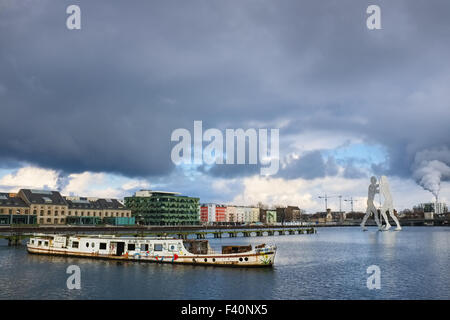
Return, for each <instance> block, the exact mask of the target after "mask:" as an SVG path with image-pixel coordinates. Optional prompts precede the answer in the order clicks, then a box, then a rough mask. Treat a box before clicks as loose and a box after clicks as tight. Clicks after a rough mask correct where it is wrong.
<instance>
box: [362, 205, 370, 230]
mask: <svg viewBox="0 0 450 320" xmlns="http://www.w3.org/2000/svg"><path fill="white" fill-rule="evenodd" d="M369 216H370V211H369V210H367V211H366V214H365V215H364V218H363V220H362V222H361V228H363V230H367V228H366V221H367V218H369Z"/></svg>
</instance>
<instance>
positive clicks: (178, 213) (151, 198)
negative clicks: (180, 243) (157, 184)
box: [125, 190, 200, 225]
mask: <svg viewBox="0 0 450 320" xmlns="http://www.w3.org/2000/svg"><path fill="white" fill-rule="evenodd" d="M199 201H200V199H199V198H193V197H187V196H181V195H180V194H179V193H178V192H166V191H152V190H140V191H137V192H136V193H135V194H134V196H132V197H125V206H126V207H127V208H128V209H130V210H131V213H132V216H134V217H135V218H136V222H137V223H139V224H145V225H198V224H199V223H200V204H199Z"/></svg>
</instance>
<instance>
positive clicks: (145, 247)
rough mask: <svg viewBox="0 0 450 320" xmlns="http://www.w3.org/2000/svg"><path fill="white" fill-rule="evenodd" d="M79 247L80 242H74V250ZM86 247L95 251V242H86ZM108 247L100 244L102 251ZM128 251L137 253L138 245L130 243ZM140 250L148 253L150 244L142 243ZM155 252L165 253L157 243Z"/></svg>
mask: <svg viewBox="0 0 450 320" xmlns="http://www.w3.org/2000/svg"><path fill="white" fill-rule="evenodd" d="M79 245H80V244H79V242H78V241H72V248H75V249H77V248H79ZM85 245H86V248H92V249H95V242H92V243H89V242H86V244H85ZM106 247H107V244H106V243H105V242H100V243H99V249H100V250H106ZM127 249H128V251H135V250H136V244H134V243H129V244H128V245H127ZM139 249H140V251H148V249H149V245H148V243H141V244H140V246H139ZM153 250H154V251H163V245H162V244H161V243H155V244H154V245H153ZM170 250H171V251H173V250H175V245H173V244H172V245H170Z"/></svg>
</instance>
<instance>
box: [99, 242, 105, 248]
mask: <svg viewBox="0 0 450 320" xmlns="http://www.w3.org/2000/svg"><path fill="white" fill-rule="evenodd" d="M100 250H106V243H104V242H100Z"/></svg>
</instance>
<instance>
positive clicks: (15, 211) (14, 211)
mask: <svg viewBox="0 0 450 320" xmlns="http://www.w3.org/2000/svg"><path fill="white" fill-rule="evenodd" d="M5 213H7V214H22V213H24V214H28V209H25V210H23V209H5V208H0V214H5Z"/></svg>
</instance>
